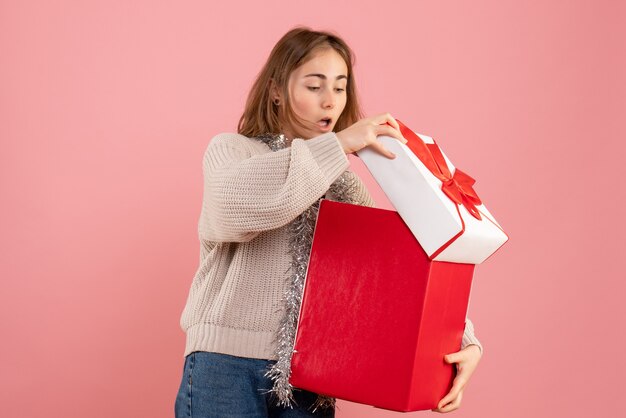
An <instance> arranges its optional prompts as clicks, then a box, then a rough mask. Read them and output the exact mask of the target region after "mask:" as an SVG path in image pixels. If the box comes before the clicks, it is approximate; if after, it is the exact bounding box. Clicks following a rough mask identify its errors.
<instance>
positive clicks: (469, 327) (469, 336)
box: [461, 317, 483, 355]
mask: <svg viewBox="0 0 626 418" xmlns="http://www.w3.org/2000/svg"><path fill="white" fill-rule="evenodd" d="M472 344H476V345H477V346H478V348H480V354H481V355H482V354H483V346H482V344H481V343H480V341H478V338H476V336H475V335H474V324H473V323H472V321H470V319H469V318H467V317H466V318H465V331H464V332H463V340H462V342H461V350H462V349H464V348H465V347H467V346H468V345H472Z"/></svg>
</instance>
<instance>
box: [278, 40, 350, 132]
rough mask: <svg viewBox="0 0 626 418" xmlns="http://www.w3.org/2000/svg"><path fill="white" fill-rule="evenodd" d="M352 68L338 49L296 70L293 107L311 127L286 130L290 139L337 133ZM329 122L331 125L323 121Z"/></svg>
mask: <svg viewBox="0 0 626 418" xmlns="http://www.w3.org/2000/svg"><path fill="white" fill-rule="evenodd" d="M347 77H348V68H347V66H346V63H345V61H344V60H343V58H341V55H339V54H338V53H337V52H336V51H335V50H334V49H332V48H329V49H324V50H321V51H318V52H317V53H316V54H315V56H314V57H313V58H312V59H310V60H309V61H308V62H307V63H305V64H303V65H301V66H300V67H299V68H297V69H296V70H294V71H293V72H292V73H291V76H290V77H289V86H288V89H289V94H290V98H291V106H292V109H293V111H294V113H295V114H296V116H297V117H299V118H300V119H301V121H302V122H303V123H304V124H305V125H307V128H306V129H305V130H304V131H301V129H302V128H299V127H296V128H297V129H298V131H297V132H296V129H293V128H292V127H287V126H286V127H285V129H284V134H285V135H286V136H287V138H289V139H293V138H294V137H299V138H303V139H309V138H313V137H315V136H318V135H321V134H323V133H325V132H330V131H332V130H333V128H334V127H335V125H336V123H337V119H339V116H340V115H341V112H343V109H344V108H345V107H346V97H347V96H346V86H347V83H348V78H347ZM324 119H329V123H325V122H323V120H324Z"/></svg>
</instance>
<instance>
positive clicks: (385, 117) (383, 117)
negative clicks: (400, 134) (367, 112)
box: [372, 113, 400, 131]
mask: <svg viewBox="0 0 626 418" xmlns="http://www.w3.org/2000/svg"><path fill="white" fill-rule="evenodd" d="M372 119H373V121H374V122H375V123H376V124H378V125H383V124H385V123H387V122H389V123H391V125H392V126H393V127H394V128H396V129H397V130H398V131H400V125H398V122H396V120H395V119H394V118H393V117H392V116H391V114H390V113H381V114H380V115H376V116H374V117H373V118H372Z"/></svg>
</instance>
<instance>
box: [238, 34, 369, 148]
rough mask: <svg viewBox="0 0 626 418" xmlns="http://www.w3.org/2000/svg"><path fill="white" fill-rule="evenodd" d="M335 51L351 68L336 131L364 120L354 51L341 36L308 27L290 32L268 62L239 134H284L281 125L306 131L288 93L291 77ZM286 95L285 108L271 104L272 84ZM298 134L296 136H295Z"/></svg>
mask: <svg viewBox="0 0 626 418" xmlns="http://www.w3.org/2000/svg"><path fill="white" fill-rule="evenodd" d="M326 48H332V49H334V50H335V51H337V52H338V53H339V55H341V57H342V58H343V60H344V61H345V63H346V66H347V68H348V74H347V76H348V83H347V85H346V96H347V97H346V99H347V100H346V107H345V108H344V110H343V112H342V113H341V116H340V117H339V119H337V123H336V124H335V127H334V131H335V132H338V131H341V130H343V129H345V128H347V127H348V126H350V125H352V124H353V123H355V122H357V121H358V120H359V119H361V118H362V117H363V111H362V109H361V107H360V105H359V101H358V98H357V91H356V85H355V81H354V74H353V72H352V67H353V65H354V63H355V61H356V59H355V57H354V54H353V52H352V50H351V49H350V47H349V46H348V45H347V44H346V43H345V41H344V40H343V39H341V38H340V37H339V36H338V35H336V34H334V33H331V32H326V31H313V30H311V29H310V28H308V27H305V26H296V27H294V28H293V29H291V30H290V31H289V32H287V33H286V34H285V35H283V37H282V38H281V39H280V40H279V41H278V42H277V43H276V45H275V46H274V48H273V49H272V52H271V53H270V55H269V58H268V59H267V62H266V63H265V65H264V66H263V68H262V69H261V71H260V72H259V75H258V76H257V79H256V80H255V82H254V84H253V86H252V89H251V90H250V93H249V94H248V99H247V100H246V106H245V109H244V111H243V114H242V115H241V118H240V119H239V124H238V127H237V129H238V130H237V132H238V133H239V134H241V135H245V136H247V137H254V136H257V135H261V134H264V133H280V132H281V131H282V128H283V127H282V126H281V125H280V122H281V121H286V122H287V123H288V124H289V125H290V126H292V127H294V129H297V128H295V127H296V126H300V127H305V126H304V124H303V123H302V122H300V120H299V119H298V117H297V116H296V115H295V114H294V112H293V110H292V108H291V102H290V99H289V92H288V81H289V76H290V75H291V73H292V72H293V71H294V70H295V69H296V68H298V67H300V66H301V65H303V64H304V63H306V62H308V61H309V60H310V59H312V58H313V56H314V54H315V53H316V52H318V51H319V50H323V49H326ZM272 80H273V81H274V82H275V83H276V87H277V88H278V89H279V90H281V91H282V97H283V101H284V103H283V105H282V106H277V105H276V104H274V103H273V102H272V100H271V96H270V92H271V88H270V87H271V83H272ZM294 134H296V132H294Z"/></svg>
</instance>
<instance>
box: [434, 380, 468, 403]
mask: <svg viewBox="0 0 626 418" xmlns="http://www.w3.org/2000/svg"><path fill="white" fill-rule="evenodd" d="M464 387H465V379H464V378H463V377H461V378H459V376H457V377H455V378H454V381H453V382H452V388H451V389H450V392H448V394H447V395H446V396H444V397H443V399H441V400H440V401H439V407H441V406H443V405H445V404H447V403H448V402H452V400H454V399H455V398H456V397H457V396H459V393H461V392H463V389H464Z"/></svg>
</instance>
